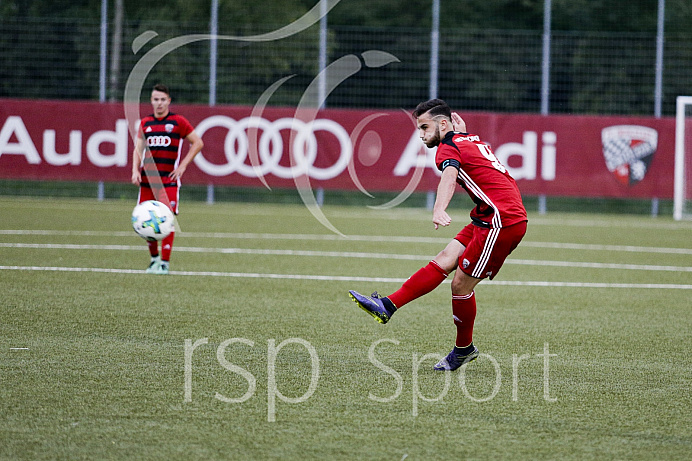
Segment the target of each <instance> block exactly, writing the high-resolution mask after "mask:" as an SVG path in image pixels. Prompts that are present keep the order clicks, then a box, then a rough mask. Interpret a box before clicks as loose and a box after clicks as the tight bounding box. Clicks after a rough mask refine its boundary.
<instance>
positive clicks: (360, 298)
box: [348, 290, 392, 324]
mask: <svg viewBox="0 0 692 461" xmlns="http://www.w3.org/2000/svg"><path fill="white" fill-rule="evenodd" d="M348 293H349V295H350V296H351V299H353V301H355V303H356V304H358V307H360V308H361V309H363V310H364V311H365V312H367V313H368V314H370V315H372V316H373V317H374V318H375V320H377V321H378V322H380V323H382V324H385V323H387V322H389V319H390V318H391V316H392V313H390V312H389V311H388V310H387V308H386V307H385V306H384V304H383V303H382V300H381V299H380V298H381V296H380V295H379V294H377V292H374V293H373V294H372V295H370V296H365V295H362V294H360V293H358V292H357V291H353V290H350V291H349V292H348Z"/></svg>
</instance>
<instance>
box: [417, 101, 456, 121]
mask: <svg viewBox="0 0 692 461" xmlns="http://www.w3.org/2000/svg"><path fill="white" fill-rule="evenodd" d="M428 112H429V113H430V116H431V117H436V116H438V115H442V116H444V117H446V118H448V119H450V120H451V119H452V109H450V107H449V106H448V105H447V103H446V102H444V101H443V100H442V99H430V100H428V101H424V102H422V103H420V104H418V105H417V106H416V108H415V109H414V110H413V114H412V115H413V118H418V117H420V116H421V115H423V114H425V113H428Z"/></svg>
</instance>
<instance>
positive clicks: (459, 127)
mask: <svg viewBox="0 0 692 461" xmlns="http://www.w3.org/2000/svg"><path fill="white" fill-rule="evenodd" d="M452 126H453V127H454V131H461V132H462V133H466V122H464V119H463V118H461V115H459V114H457V113H456V112H452Z"/></svg>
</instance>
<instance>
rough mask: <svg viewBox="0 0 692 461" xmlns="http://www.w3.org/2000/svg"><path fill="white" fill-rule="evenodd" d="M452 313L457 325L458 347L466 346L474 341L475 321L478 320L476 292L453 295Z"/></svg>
mask: <svg viewBox="0 0 692 461" xmlns="http://www.w3.org/2000/svg"><path fill="white" fill-rule="evenodd" d="M452 313H453V314H454V325H456V326H457V340H456V346H457V347H466V346H468V345H469V344H471V343H472V342H473V322H474V320H476V292H475V291H472V292H471V294H468V295H463V296H457V295H452Z"/></svg>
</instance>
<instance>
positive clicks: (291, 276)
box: [0, 266, 692, 290]
mask: <svg viewBox="0 0 692 461" xmlns="http://www.w3.org/2000/svg"><path fill="white" fill-rule="evenodd" d="M0 270H15V271H44V272H45V271H48V272H97V273H107V274H138V275H141V274H144V271H143V270H134V269H105V268H99V267H58V266H51V267H43V266H0ZM171 275H172V276H193V277H229V278H253V279H288V280H316V281H321V282H375V283H397V284H401V283H403V282H405V281H406V279H403V278H386V277H351V276H338V275H300V274H267V273H257V272H255V273H253V272H209V271H207V272H205V271H202V272H194V271H171V272H170V273H169V276H171ZM152 277H155V276H152ZM483 286H530V287H551V288H554V287H567V288H626V289H634V288H643V289H660V290H692V285H682V284H665V283H599V282H595V283H590V282H547V281H512V280H502V281H486V282H485V283H484V284H483Z"/></svg>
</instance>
